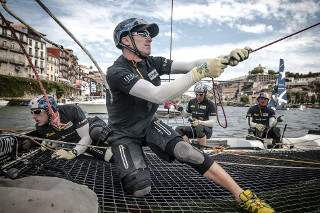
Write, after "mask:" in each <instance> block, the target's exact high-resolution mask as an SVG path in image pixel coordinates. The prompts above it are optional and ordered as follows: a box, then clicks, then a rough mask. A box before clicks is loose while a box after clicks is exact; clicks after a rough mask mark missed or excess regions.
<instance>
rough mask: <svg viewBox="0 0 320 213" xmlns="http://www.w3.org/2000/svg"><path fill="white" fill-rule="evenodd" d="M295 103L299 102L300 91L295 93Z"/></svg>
mask: <svg viewBox="0 0 320 213" xmlns="http://www.w3.org/2000/svg"><path fill="white" fill-rule="evenodd" d="M295 103H296V104H299V103H300V93H299V92H297V93H296V101H295Z"/></svg>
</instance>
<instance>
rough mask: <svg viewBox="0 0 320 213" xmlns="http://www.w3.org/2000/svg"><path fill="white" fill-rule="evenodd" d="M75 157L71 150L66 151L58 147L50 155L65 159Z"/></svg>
mask: <svg viewBox="0 0 320 213" xmlns="http://www.w3.org/2000/svg"><path fill="white" fill-rule="evenodd" d="M75 157H76V155H75V154H74V153H73V152H72V151H66V150H64V149H59V150H57V151H55V152H54V153H53V154H52V155H51V158H56V159H67V160H71V159H73V158H75Z"/></svg>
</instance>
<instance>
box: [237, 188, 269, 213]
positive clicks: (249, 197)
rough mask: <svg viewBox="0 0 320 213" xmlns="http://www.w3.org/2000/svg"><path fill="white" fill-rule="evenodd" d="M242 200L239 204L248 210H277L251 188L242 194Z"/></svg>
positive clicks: (257, 211)
mask: <svg viewBox="0 0 320 213" xmlns="http://www.w3.org/2000/svg"><path fill="white" fill-rule="evenodd" d="M240 199H241V200H242V202H240V203H239V206H240V207H241V208H243V209H245V210H247V211H248V212H253V213H274V212H275V211H274V210H273V208H271V206H269V204H267V203H265V202H262V201H261V200H260V199H259V198H258V197H257V196H256V195H255V194H253V193H252V192H251V191H250V190H246V191H244V192H242V193H241V194H240Z"/></svg>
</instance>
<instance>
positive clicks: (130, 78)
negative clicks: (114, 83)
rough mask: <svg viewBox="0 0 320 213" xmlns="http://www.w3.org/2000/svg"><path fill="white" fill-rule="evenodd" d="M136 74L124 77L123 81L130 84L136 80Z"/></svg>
mask: <svg viewBox="0 0 320 213" xmlns="http://www.w3.org/2000/svg"><path fill="white" fill-rule="evenodd" d="M134 76H135V74H133V73H130V74H128V75H126V76H124V77H123V80H125V81H126V82H127V83H129V82H130V81H131V80H132V79H133V78H134Z"/></svg>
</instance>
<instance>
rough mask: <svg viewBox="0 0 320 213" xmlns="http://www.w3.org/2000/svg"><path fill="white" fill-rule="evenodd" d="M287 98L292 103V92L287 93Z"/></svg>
mask: <svg viewBox="0 0 320 213" xmlns="http://www.w3.org/2000/svg"><path fill="white" fill-rule="evenodd" d="M287 100H288V103H292V100H291V94H290V93H287Z"/></svg>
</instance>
